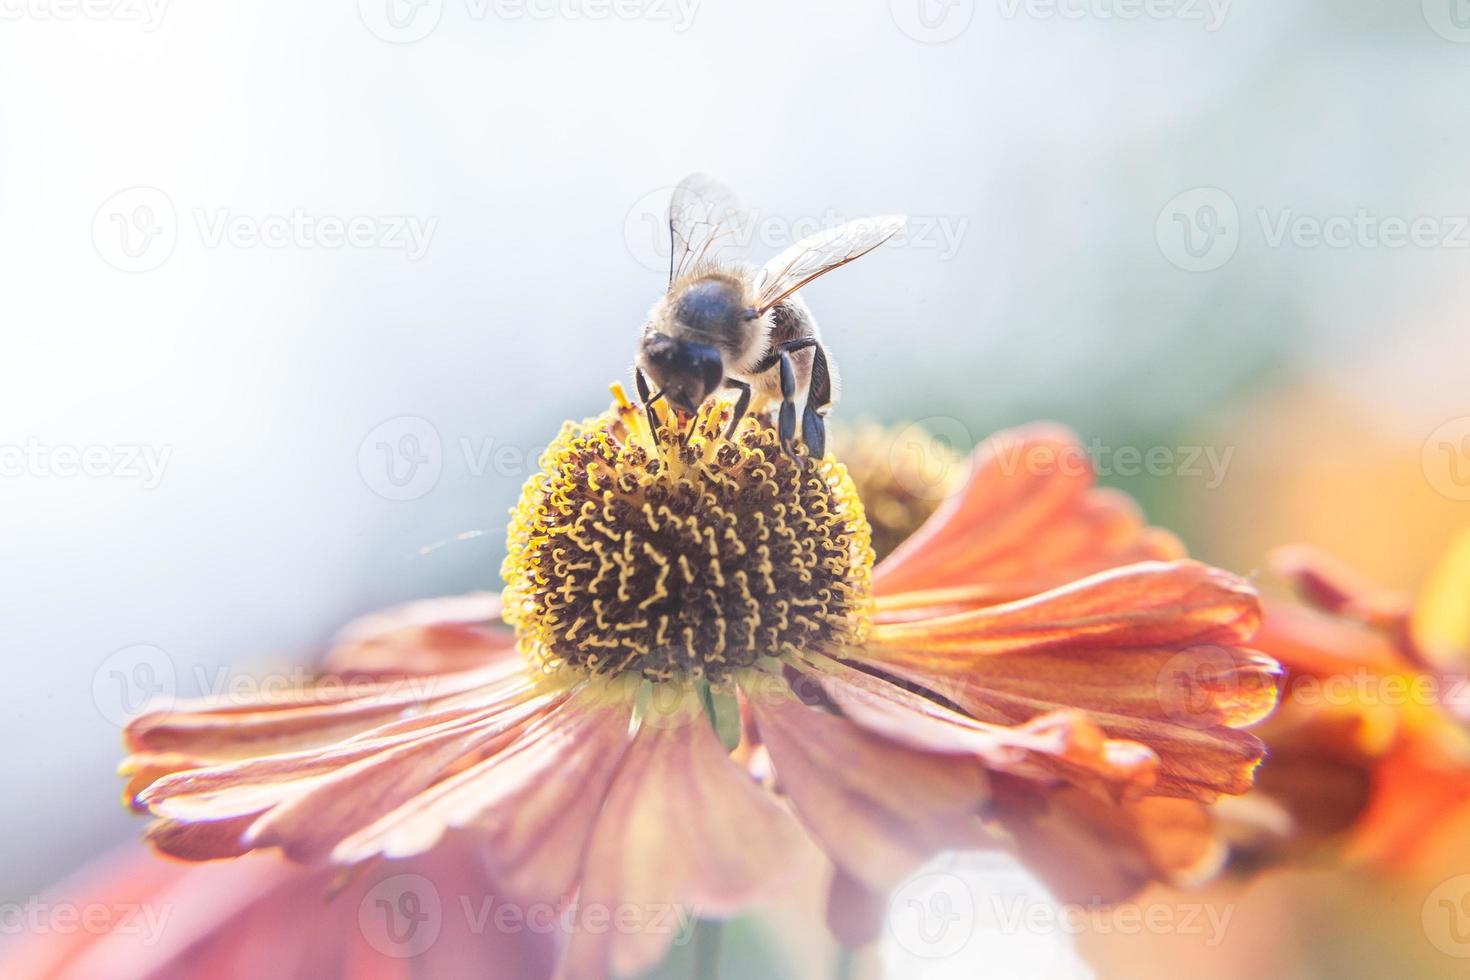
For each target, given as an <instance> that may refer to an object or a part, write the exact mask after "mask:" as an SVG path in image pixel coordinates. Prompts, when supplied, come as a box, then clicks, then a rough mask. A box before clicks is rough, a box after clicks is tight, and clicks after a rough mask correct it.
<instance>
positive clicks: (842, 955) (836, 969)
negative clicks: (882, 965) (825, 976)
mask: <svg viewBox="0 0 1470 980" xmlns="http://www.w3.org/2000/svg"><path fill="white" fill-rule="evenodd" d="M856 966H857V955H856V954H855V953H854V952H853V948H852V947H851V946H848V945H846V944H844V943H838V944H837V955H836V956H835V957H833V959H832V980H852V977H853V970H854V968H855V967H856Z"/></svg>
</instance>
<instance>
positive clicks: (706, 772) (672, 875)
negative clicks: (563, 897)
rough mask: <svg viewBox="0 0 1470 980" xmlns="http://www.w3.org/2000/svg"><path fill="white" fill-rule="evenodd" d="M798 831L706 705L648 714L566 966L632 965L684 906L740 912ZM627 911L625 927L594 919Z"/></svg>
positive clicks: (592, 852)
mask: <svg viewBox="0 0 1470 980" xmlns="http://www.w3.org/2000/svg"><path fill="white" fill-rule="evenodd" d="M802 843H803V835H802V832H801V829H800V828H799V827H798V826H797V825H796V822H795V821H794V820H792V818H791V817H790V815H788V814H787V812H786V811H785V810H784V809H783V808H782V807H781V806H779V805H778V804H777V803H776V801H775V800H774V799H773V798H772V797H771V795H770V794H769V793H767V792H766V791H765V790H763V789H762V788H761V787H759V786H758V785H756V783H755V782H754V781H753V780H752V779H751V778H750V777H749V776H748V775H747V774H746V773H745V772H744V771H743V770H742V769H741V768H740V767H739V766H738V765H736V764H735V763H734V762H732V761H731V760H730V758H729V756H728V755H727V754H726V752H725V750H724V748H723V747H722V746H721V745H720V742H719V739H718V738H717V737H716V735H715V733H714V730H713V729H712V728H711V726H710V724H709V722H708V720H707V719H706V717H705V714H704V712H703V710H702V709H701V708H700V707H699V706H698V704H697V703H694V702H693V699H692V698H690V699H689V701H688V702H686V706H685V708H684V709H683V710H676V711H672V712H670V711H660V712H659V713H658V715H657V717H656V718H655V717H645V720H644V723H643V726H642V728H641V730H640V731H639V733H638V736H637V738H636V739H635V740H634V741H633V744H632V746H631V747H630V748H629V750H628V753H627V755H626V757H625V758H624V760H623V765H622V768H621V769H620V770H619V772H618V775H617V778H616V779H615V780H614V781H613V785H612V788H611V789H610V790H609V792H608V794H607V799H606V801H605V802H604V804H603V808H602V813H601V815H600V816H599V817H598V819H597V827H596V829H595V830H594V832H593V834H592V839H591V842H590V844H589V845H588V849H587V857H586V861H585V864H584V872H583V878H582V887H581V891H580V892H579V894H578V898H577V907H578V924H577V927H576V928H577V932H576V933H575V934H574V935H573V937H572V942H571V945H570V947H569V949H568V952H567V976H568V977H571V978H578V977H589V978H591V977H600V976H603V975H605V974H606V972H607V971H608V968H609V967H610V968H611V970H612V972H614V973H616V974H618V975H632V974H636V973H640V972H642V971H643V970H646V969H648V968H649V967H651V966H653V965H655V964H656V963H657V962H658V961H659V960H660V959H661V958H662V957H663V955H664V953H665V952H666V951H667V949H668V947H669V944H670V943H671V942H672V941H673V940H674V939H675V938H676V934H677V932H678V925H679V922H680V910H681V908H688V909H692V910H693V911H694V913H695V914H697V915H700V916H704V917H710V916H722V915H729V914H733V913H735V912H738V911H740V910H742V909H744V908H745V907H746V906H748V905H749V904H750V903H752V902H754V901H756V900H757V899H759V898H760V897H761V896H762V895H763V894H765V893H767V892H769V891H770V890H771V889H772V887H773V886H776V885H779V884H780V880H781V876H782V872H783V871H785V870H787V869H789V868H790V867H791V866H792V863H793V856H794V855H795V854H796V853H797V852H798V849H799V848H800V847H801V846H802ZM620 914H621V915H623V916H624V917H625V925H624V926H623V927H620V928H601V929H589V928H586V926H587V924H588V917H589V916H595V917H599V918H600V919H601V921H602V922H603V923H607V922H615V921H616V917H617V916H618V915H620Z"/></svg>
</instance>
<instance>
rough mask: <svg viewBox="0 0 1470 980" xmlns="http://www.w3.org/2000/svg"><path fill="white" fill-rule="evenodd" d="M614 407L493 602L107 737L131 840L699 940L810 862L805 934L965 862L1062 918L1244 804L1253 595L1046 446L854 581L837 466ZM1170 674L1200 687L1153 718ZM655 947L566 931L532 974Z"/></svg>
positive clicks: (638, 964) (541, 509)
mask: <svg viewBox="0 0 1470 980" xmlns="http://www.w3.org/2000/svg"><path fill="white" fill-rule="evenodd" d="M618 394H619V397H620V404H619V405H618V406H616V407H615V408H614V410H612V411H610V412H608V413H607V414H605V415H603V416H600V417H598V418H595V419H591V420H588V421H587V422H584V423H581V424H568V425H567V426H566V427H565V428H564V429H563V431H562V433H561V435H560V436H559V437H558V439H557V440H556V441H555V442H554V443H553V445H552V446H551V447H550V448H549V449H548V450H547V452H546V454H545V456H544V457H543V459H542V472H541V473H540V474H538V475H537V476H536V477H534V478H533V479H531V480H530V481H529V482H528V483H527V485H526V487H525V490H524V492H523V496H522V499H521V502H520V504H519V506H518V507H517V509H516V511H515V516H514V519H513V521H512V524H511V529H510V537H509V547H508V551H509V554H508V557H507V559H506V562H505V566H504V568H503V573H504V577H505V581H506V588H505V591H504V593H503V596H502V598H501V599H499V600H497V599H496V598H493V597H490V596H478V597H469V598H466V599H460V600H448V601H447V603H448V604H445V602H431V603H427V604H424V603H419V604H413V605H411V606H409V607H406V608H404V609H401V610H397V611H394V612H393V613H390V614H386V615H381V616H377V617H374V618H373V620H372V621H371V622H369V623H366V624H359V625H358V626H356V627H354V628H352V629H351V630H349V632H348V634H347V635H346V636H345V637H344V640H343V642H342V643H341V644H339V645H338V647H337V648H336V649H335V650H334V651H333V652H332V654H331V656H330V658H329V661H328V666H329V669H330V670H331V671H333V672H334V676H336V677H338V678H339V679H346V680H347V681H349V682H348V683H335V684H331V685H327V684H322V685H317V686H314V687H312V688H310V689H307V690H302V691H295V692H292V693H291V694H290V695H283V696H277V697H270V698H260V699H257V700H254V701H251V702H249V703H232V704H228V705H224V706H220V705H210V704H199V705H185V706H179V707H176V708H174V709H171V710H167V711H160V712H156V713H152V714H148V715H145V716H143V717H141V718H139V719H137V720H136V721H135V722H134V723H133V724H132V725H131V726H130V727H129V730H128V742H129V745H130V747H131V749H132V751H133V755H132V756H131V757H130V758H129V760H128V761H127V763H126V764H125V771H126V772H127V773H128V774H130V775H131V777H132V780H131V782H130V784H129V795H130V798H131V799H132V800H133V802H134V804H135V805H136V806H137V807H138V808H140V809H146V810H148V811H150V812H152V813H153V814H154V815H156V816H157V817H158V820H157V821H156V822H155V823H154V824H153V826H152V827H151V829H150V831H149V838H150V840H152V842H153V843H154V845H155V846H157V847H158V848H159V849H161V850H163V851H166V852H168V853H170V854H174V855H178V856H181V857H186V858H194V859H203V858H216V857H227V856H234V855H239V854H243V853H244V852H246V851H250V850H254V849H257V848H265V847H279V848H281V849H283V850H284V851H285V852H286V853H287V854H288V855H289V856H291V857H292V858H295V859H297V860H299V861H304V862H314V863H326V864H334V865H339V866H347V867H355V866H359V865H361V864H363V863H365V862H368V861H371V860H373V859H376V858H407V857H411V856H415V855H420V854H423V853H426V852H429V851H430V850H431V849H432V848H434V847H435V846H436V845H438V844H439V843H440V841H441V840H442V839H444V838H445V837H446V836H448V835H453V836H457V837H467V838H469V839H473V840H475V841H477V842H479V844H480V847H479V849H478V851H479V856H480V860H481V861H483V863H484V866H485V867H486V869H487V872H488V874H489V875H490V876H491V877H492V878H493V879H494V880H495V881H496V882H497V883H498V885H499V886H500V889H501V890H502V892H504V893H505V894H508V895H511V896H516V897H518V898H521V899H524V900H527V901H547V900H557V899H559V898H562V897H565V896H569V895H572V894H575V895H576V903H577V907H578V909H579V910H580V911H581V912H585V911H587V910H591V909H603V910H606V909H609V908H613V907H629V906H631V907H633V908H638V909H644V910H647V909H652V908H666V907H668V906H669V904H670V903H677V904H678V905H679V906H681V907H683V908H685V909H688V910H689V911H691V912H693V913H695V914H698V915H702V916H713V917H719V916H723V915H728V914H731V913H734V912H736V911H737V910H740V909H742V908H745V907H747V906H748V905H750V904H751V903H753V902H755V901H757V900H759V899H760V898H761V897H762V896H764V895H766V894H768V893H769V891H770V889H772V888H773V887H779V884H780V879H781V874H782V872H783V870H785V869H786V868H788V867H789V866H790V864H791V860H790V859H791V855H792V854H793V853H794V852H795V850H796V849H797V848H799V847H802V846H804V842H805V840H807V839H811V840H814V841H815V842H816V843H817V844H819V845H820V846H821V847H822V848H823V849H824V850H825V851H826V853H827V854H828V855H829V856H830V857H831V859H832V861H833V862H834V864H835V866H836V869H837V872H836V882H837V884H838V887H837V888H836V889H835V891H834V910H835V911H836V912H841V911H842V910H844V909H851V908H854V907H862V906H865V905H866V906H871V904H872V901H871V900H872V897H873V896H878V895H882V894H883V893H884V892H885V891H886V890H887V889H889V888H890V887H892V886H893V885H894V884H895V883H897V882H898V881H899V880H901V879H902V878H903V877H904V876H905V875H906V874H908V873H909V872H911V871H912V870H913V869H914V868H915V867H917V866H918V865H919V864H920V863H922V862H923V861H924V860H925V859H926V858H927V857H928V856H930V855H931V854H932V853H934V852H935V851H936V850H940V849H944V848H950V847H971V846H984V845H987V844H993V842H994V840H995V839H996V837H997V836H998V837H1000V838H1001V839H1003V840H1006V841H1009V842H1010V843H1012V844H1013V845H1014V846H1015V847H1016V848H1017V849H1018V850H1019V851H1020V852H1021V854H1022V855H1023V856H1026V857H1028V858H1030V859H1031V860H1033V861H1034V862H1035V863H1036V864H1037V866H1038V867H1039V868H1040V869H1041V870H1042V871H1043V872H1045V873H1049V874H1051V875H1052V880H1053V881H1054V882H1056V883H1057V884H1058V887H1060V888H1061V889H1062V890H1063V891H1064V893H1068V894H1078V893H1079V892H1080V893H1085V894H1088V895H1100V894H1107V895H1113V894H1116V893H1118V892H1119V891H1123V890H1127V889H1131V888H1133V887H1136V886H1137V885H1138V884H1140V883H1141V882H1143V881H1146V880H1149V879H1153V878H1163V879H1169V880H1178V879H1181V878H1185V877H1188V876H1190V875H1193V874H1198V873H1201V872H1202V871H1205V870H1208V869H1210V868H1212V867H1213V865H1214V862H1215V861H1216V860H1217V859H1218V854H1219V852H1218V848H1217V847H1216V846H1215V844H1214V842H1213V841H1212V839H1211V837H1210V833H1209V828H1208V823H1207V821H1206V819H1205V817H1204V811H1203V809H1202V807H1201V806H1200V802H1201V801H1211V800H1214V799H1216V798H1217V797H1218V796H1220V795H1221V794H1235V793H1242V792H1244V791H1246V790H1247V789H1248V788H1249V787H1250V785H1251V773H1252V771H1253V769H1254V767H1255V766H1256V764H1257V762H1258V761H1259V760H1260V758H1261V755H1262V746H1261V744H1260V743H1259V742H1258V741H1257V740H1256V739H1255V738H1253V737H1252V736H1250V735H1248V734H1245V733H1243V732H1241V731H1239V730H1238V729H1239V728H1241V727H1242V726H1244V725H1247V724H1250V723H1252V722H1255V721H1257V720H1259V719H1260V718H1262V717H1263V716H1264V715H1266V714H1267V713H1268V712H1269V711H1270V710H1271V708H1272V706H1273V705H1274V703H1275V699H1276V689H1275V682H1276V674H1277V668H1276V665H1275V663H1274V662H1272V661H1271V660H1269V658H1266V657H1264V656H1262V655H1260V654H1257V653H1254V652H1252V651H1249V650H1246V649H1243V648H1242V646H1241V645H1242V644H1244V643H1246V642H1247V641H1248V640H1249V639H1250V637H1251V635H1252V633H1253V632H1254V631H1255V629H1256V627H1257V625H1258V619H1259V611H1258V604H1257V599H1256V596H1255V593H1254V592H1253V591H1252V589H1251V588H1250V587H1249V586H1248V585H1247V584H1246V583H1245V582H1243V581H1241V580H1240V579H1238V578H1236V577H1234V576H1231V575H1229V574H1228V573H1225V572H1222V571H1219V570H1217V569H1213V568H1209V567H1207V566H1204V565H1201V564H1198V563H1196V562H1191V561H1187V560H1183V559H1182V558H1181V552H1180V549H1179V546H1178V544H1177V542H1176V541H1175V540H1174V539H1173V538H1172V537H1171V536H1169V535H1167V534H1165V533H1163V532H1159V531H1157V530H1154V529H1150V528H1146V527H1145V526H1144V525H1143V523H1142V521H1141V519H1140V518H1139V515H1138V513H1137V511H1136V509H1135V508H1134V506H1133V505H1132V503H1131V502H1130V501H1128V500H1127V499H1126V498H1124V497H1122V496H1121V495H1117V494H1113V493H1110V492H1107V491H1102V490H1097V489H1095V488H1094V487H1093V485H1092V473H1091V470H1090V468H1089V467H1088V466H1087V465H1086V457H1085V455H1084V454H1083V453H1082V450H1081V448H1080V446H1078V445H1077V443H1076V441H1075V440H1074V439H1073V438H1072V437H1071V436H1070V435H1069V434H1067V433H1065V432H1064V431H1061V430H1058V429H1055V428H1052V427H1046V426H1041V427H1035V428H1031V429H1027V430H1019V431H1016V432H1012V433H1006V434H1002V435H1001V436H998V437H995V438H994V439H993V440H991V441H990V442H989V443H987V445H986V446H985V447H984V448H983V449H982V450H981V451H980V452H979V453H978V454H977V456H976V458H975V460H974V461H973V467H972V472H971V473H970V475H969V479H968V480H967V481H966V483H965V485H964V486H963V488H962V489H961V490H960V491H959V492H958V493H957V494H955V495H954V496H953V497H952V498H951V499H950V500H948V501H947V502H946V503H945V504H944V506H942V507H941V508H940V509H939V511H938V512H936V513H935V515H934V516H933V518H932V519H931V520H930V521H929V522H928V523H927V524H926V525H925V527H924V528H923V529H921V530H920V531H919V532H918V533H917V534H916V535H915V536H914V537H913V538H912V539H911V540H910V541H908V542H907V543H905V544H904V545H903V546H901V547H900V548H899V549H898V550H897V551H896V552H895V553H894V554H893V555H892V556H891V557H890V558H888V559H887V560H886V561H885V562H884V563H883V564H882V565H881V566H879V567H878V568H877V569H876V571H874V570H873V569H872V568H871V564H872V550H871V548H870V544H869V532H868V527H867V524H866V522H865V520H864V516H863V508H862V505H861V503H860V502H859V500H858V498H857V496H856V494H855V493H854V490H853V486H852V482H851V480H850V479H849V478H848V476H847V474H846V471H845V470H844V468H843V467H842V465H841V464H840V463H837V462H835V461H833V460H832V459H830V458H829V459H827V460H825V461H822V462H820V463H817V464H816V465H812V466H808V465H803V464H800V463H797V462H795V461H793V460H791V459H789V458H788V457H786V456H784V455H783V454H782V453H781V452H780V450H779V448H778V445H777V440H776V438H775V434H774V432H773V430H772V429H771V427H770V426H769V424H768V423H765V422H762V421H760V420H758V419H756V418H751V419H748V420H746V421H744V422H742V424H741V426H740V428H739V429H738V430H737V432H736V433H735V435H734V436H733V438H732V439H730V440H726V439H724V438H723V437H722V436H721V432H722V431H723V426H724V425H725V423H726V421H727V419H728V417H729V416H728V412H729V409H728V407H725V406H717V407H716V408H714V409H712V410H708V411H705V412H701V413H700V414H699V415H698V416H697V417H696V418H694V419H693V420H691V421H690V423H689V424H690V430H689V432H688V433H682V434H681V433H676V432H675V431H674V428H673V426H671V425H664V426H662V427H661V428H660V430H659V431H658V432H657V433H654V432H651V431H650V430H649V429H648V427H647V425H646V423H645V422H644V419H643V416H642V414H641V413H640V412H639V411H638V410H636V409H635V408H634V406H632V405H630V404H628V403H627V402H626V400H622V399H621V392H618ZM507 626H510V627H513V628H514V633H513V634H512V632H511V631H510V629H508V628H507ZM1202 662H1208V663H1209V664H1211V665H1212V666H1213V668H1214V669H1215V671H1216V673H1215V674H1213V675H1212V676H1213V677H1215V678H1217V680H1218V683H1211V684H1208V685H1206V686H1205V687H1204V688H1203V689H1202V690H1199V691H1193V692H1192V694H1193V695H1195V696H1194V697H1192V698H1190V699H1189V700H1187V701H1184V702H1181V701H1179V700H1177V699H1175V698H1173V697H1171V696H1170V693H1171V692H1170V689H1169V687H1168V684H1167V679H1168V678H1169V677H1171V676H1173V674H1174V673H1176V672H1179V671H1181V670H1183V671H1184V672H1185V673H1191V672H1193V673H1197V671H1194V670H1193V668H1195V667H1196V666H1197V665H1198V664H1200V663H1202ZM1222 665H1223V666H1222ZM753 777H754V778H753ZM579 924H580V921H579ZM837 924H838V925H839V926H840V927H842V929H843V931H844V934H846V935H849V936H853V937H854V938H861V934H862V933H863V932H864V930H863V929H861V928H856V927H848V926H845V925H843V923H841V922H838V923H837ZM869 926H870V924H869ZM670 939H671V935H670V934H669V932H668V931H667V930H663V931H659V930H651V929H630V930H593V929H589V928H574V929H573V931H572V935H571V938H570V940H569V943H568V948H567V950H566V952H565V960H564V962H563V969H564V970H565V972H566V975H568V976H572V977H580V976H601V975H604V974H605V973H606V972H608V971H609V970H611V971H615V972H619V973H631V972H636V971H638V970H640V969H643V968H646V967H648V966H650V965H652V964H653V963H655V962H656V961H657V960H658V959H659V958H660V957H661V956H662V955H663V953H664V952H665V950H666V948H667V946H668V944H669V942H670Z"/></svg>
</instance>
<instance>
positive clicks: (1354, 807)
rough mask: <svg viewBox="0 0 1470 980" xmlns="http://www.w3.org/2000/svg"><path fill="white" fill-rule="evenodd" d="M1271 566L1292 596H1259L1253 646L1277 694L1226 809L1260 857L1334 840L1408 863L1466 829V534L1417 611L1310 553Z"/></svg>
mask: <svg viewBox="0 0 1470 980" xmlns="http://www.w3.org/2000/svg"><path fill="white" fill-rule="evenodd" d="M1272 565H1273V566H1274V568H1275V570H1276V571H1277V572H1278V573H1279V574H1281V575H1282V576H1283V577H1284V578H1285V579H1286V580H1288V581H1289V582H1290V583H1291V584H1292V585H1293V586H1294V587H1295V589H1296V591H1297V593H1298V594H1299V596H1300V597H1301V602H1297V603H1293V602H1288V601H1282V600H1274V599H1273V600H1268V601H1267V603H1266V617H1265V623H1264V626H1263V627H1262V630H1261V633H1260V635H1259V636H1258V637H1257V640H1256V642H1257V644H1258V645H1259V646H1260V647H1261V648H1262V649H1263V650H1266V651H1268V652H1269V653H1271V654H1272V655H1273V656H1275V657H1276V658H1278V659H1279V660H1280V661H1281V662H1282V664H1283V665H1284V666H1285V667H1286V668H1287V671H1288V674H1287V681H1286V685H1285V692H1284V694H1283V698H1282V703H1281V707H1280V709H1279V710H1278V712H1277V713H1276V715H1275V716H1274V717H1273V718H1272V719H1271V720H1270V721H1269V722H1268V723H1266V724H1265V725H1264V726H1262V728H1261V730H1260V734H1261V735H1262V737H1263V738H1265V739H1266V742H1267V744H1268V745H1269V747H1270V753H1271V759H1270V763H1269V764H1268V765H1267V766H1265V767H1264V768H1263V769H1262V770H1261V772H1260V774H1259V778H1258V790H1257V792H1255V793H1252V794H1251V795H1249V796H1247V797H1244V798H1242V799H1240V800H1236V801H1230V802H1229V803H1224V804H1222V805H1221V808H1220V810H1221V813H1222V815H1224V816H1225V817H1226V818H1227V819H1229V818H1238V819H1237V820H1236V826H1235V832H1236V834H1237V836H1240V837H1241V839H1240V840H1239V841H1238V846H1239V849H1240V850H1241V851H1242V852H1243V853H1245V854H1246V855H1248V856H1252V857H1255V858H1257V859H1274V858H1281V857H1284V856H1289V855H1291V854H1298V853H1301V852H1302V851H1303V850H1307V851H1311V850H1315V849H1320V848H1322V847H1324V846H1335V845H1338V844H1342V845H1344V847H1345V853H1346V855H1347V856H1348V857H1349V858H1351V859H1355V860H1362V861H1368V862H1374V863H1377V864H1380V865H1387V866H1392V867H1400V868H1406V867H1409V866H1412V865H1414V864H1415V863H1416V862H1418V861H1420V860H1421V859H1423V858H1425V856H1426V855H1427V854H1428V853H1430V852H1432V851H1433V850H1434V845H1435V844H1436V843H1437V842H1444V841H1447V840H1449V839H1450V838H1452V837H1459V836H1462V835H1463V833H1464V831H1465V830H1466V829H1467V827H1470V734H1467V732H1466V729H1465V722H1466V720H1470V685H1467V677H1470V674H1467V673H1466V671H1467V669H1470V531H1467V532H1465V533H1462V534H1461V535H1460V536H1459V537H1458V538H1457V539H1456V540H1455V541H1454V542H1453V544H1452V545H1451V547H1450V549H1449V551H1448V552H1447V553H1446V554H1445V556H1444V557H1443V558H1442V559H1441V561H1440V563H1439V565H1438V567H1437V568H1436V569H1435V570H1434V572H1433V573H1432V574H1431V575H1430V577H1429V578H1428V580H1427V581H1426V582H1425V584H1424V586H1423V588H1422V589H1421V590H1420V592H1419V595H1418V597H1417V599H1415V600H1412V601H1411V600H1410V599H1409V598H1407V597H1404V596H1401V595H1399V594H1397V593H1394V592H1390V591H1388V590H1386V589H1383V588H1381V587H1378V586H1376V585H1374V584H1373V583H1371V582H1368V581H1366V580H1364V579H1362V578H1361V577H1360V576H1358V575H1356V574H1355V573H1354V572H1353V571H1352V570H1351V569H1349V568H1348V567H1346V566H1345V565H1343V564H1342V563H1340V562H1338V561H1336V560H1335V559H1333V558H1332V557H1330V556H1328V555H1326V554H1324V553H1322V552H1319V551H1316V550H1314V549H1310V548H1305V547H1294V548H1289V549H1282V550H1280V551H1278V552H1277V553H1275V554H1274V555H1273V556H1272Z"/></svg>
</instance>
